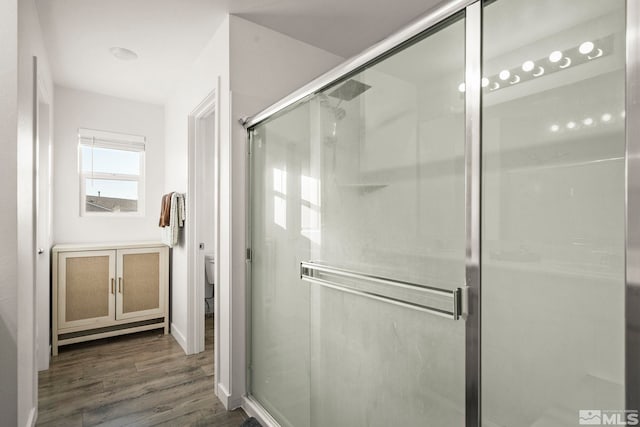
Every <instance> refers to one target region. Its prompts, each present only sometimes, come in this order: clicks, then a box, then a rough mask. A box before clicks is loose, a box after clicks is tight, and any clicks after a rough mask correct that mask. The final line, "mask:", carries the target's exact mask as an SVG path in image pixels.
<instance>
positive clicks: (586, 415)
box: [578, 409, 602, 426]
mask: <svg viewBox="0 0 640 427" xmlns="http://www.w3.org/2000/svg"><path fill="white" fill-rule="evenodd" d="M578 417H579V420H580V425H581V426H589V425H590V426H599V425H602V411H600V410H598V409H581V410H580V411H578Z"/></svg>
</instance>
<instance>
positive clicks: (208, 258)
mask: <svg viewBox="0 0 640 427" xmlns="http://www.w3.org/2000/svg"><path fill="white" fill-rule="evenodd" d="M215 264H216V259H215V257H214V256H213V254H208V255H205V256H204V272H205V276H206V279H207V283H208V284H210V285H213V283H214V280H213V279H214V278H215Z"/></svg>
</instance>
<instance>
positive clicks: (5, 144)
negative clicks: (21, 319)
mask: <svg viewBox="0 0 640 427" xmlns="http://www.w3.org/2000/svg"><path fill="white" fill-rule="evenodd" d="M17 58H18V3H17V1H16V0H1V1H0V112H1V114H0V144H2V150H1V151H0V182H2V185H3V193H4V198H3V199H4V202H3V203H4V204H5V206H7V207H9V206H15V205H16V203H17V193H16V186H17V165H16V154H17V151H16V148H17V146H16V138H17V135H16V122H17V99H18V89H17V88H18V61H17ZM0 219H1V220H0V234H1V235H2V236H3V239H2V245H0V366H2V369H0V414H2V422H4V423H7V425H16V423H17V408H18V404H17V395H18V393H17V387H18V374H17V369H16V367H17V366H18V344H17V340H18V314H17V312H18V310H17V303H18V297H17V286H16V281H17V276H18V270H17V263H18V257H17V254H16V247H17V244H18V242H17V234H16V223H17V211H16V210H15V209H11V208H8V209H3V210H2V214H1V215H0Z"/></svg>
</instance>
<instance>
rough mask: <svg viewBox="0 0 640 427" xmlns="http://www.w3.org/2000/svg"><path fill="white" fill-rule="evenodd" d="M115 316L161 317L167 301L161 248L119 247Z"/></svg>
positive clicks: (163, 253)
mask: <svg viewBox="0 0 640 427" xmlns="http://www.w3.org/2000/svg"><path fill="white" fill-rule="evenodd" d="M117 256H118V263H117V265H118V286H117V288H118V290H117V293H116V319H117V320H124V319H131V318H135V317H149V316H153V315H156V314H157V315H158V316H162V315H164V313H165V304H166V300H165V298H166V295H165V294H166V292H165V289H166V285H165V284H166V281H167V277H166V274H167V273H166V268H165V267H164V266H165V265H166V259H165V257H166V251H165V250H163V248H142V249H120V250H118V251H117Z"/></svg>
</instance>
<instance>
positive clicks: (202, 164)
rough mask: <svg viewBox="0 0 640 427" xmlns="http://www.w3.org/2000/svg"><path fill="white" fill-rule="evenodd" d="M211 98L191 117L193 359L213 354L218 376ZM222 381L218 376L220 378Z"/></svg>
mask: <svg viewBox="0 0 640 427" xmlns="http://www.w3.org/2000/svg"><path fill="white" fill-rule="evenodd" d="M217 93H218V91H217V90H215V91H213V92H212V93H210V94H209V95H208V96H207V97H206V98H205V99H204V100H203V101H202V102H201V103H200V104H199V105H198V106H197V107H196V108H195V109H194V110H193V112H192V113H191V114H190V116H189V185H188V194H187V205H188V208H187V222H188V224H190V225H189V226H188V236H187V241H188V257H189V273H188V274H189V281H188V283H189V305H190V306H191V307H190V310H189V313H190V318H189V331H188V337H187V347H188V352H189V353H190V354H194V353H200V352H202V351H209V350H213V352H214V365H215V369H216V371H217V366H218V363H217V356H218V351H217V347H218V330H219V328H218V319H219V317H218V315H219V313H218V298H217V296H218V287H219V280H218V278H219V267H218V263H217V262H216V260H217V257H218V254H219V243H218V242H219V239H218V236H219V214H218V211H219V158H220V156H219V152H220V147H219V145H220V144H219V116H218V114H217V109H216V105H217ZM216 378H217V377H216Z"/></svg>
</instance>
